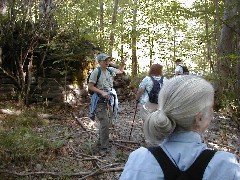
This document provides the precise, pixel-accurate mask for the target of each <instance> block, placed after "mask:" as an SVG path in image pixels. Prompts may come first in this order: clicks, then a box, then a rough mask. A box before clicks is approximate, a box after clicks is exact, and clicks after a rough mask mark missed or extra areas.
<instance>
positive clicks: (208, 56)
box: [205, 0, 214, 71]
mask: <svg viewBox="0 0 240 180" xmlns="http://www.w3.org/2000/svg"><path fill="white" fill-rule="evenodd" d="M208 6H209V5H208V2H207V0H205V12H208V11H209V10H208ZM205 26H206V27H205V31H206V37H207V61H208V62H209V64H210V70H211V71H214V67H213V62H212V59H211V41H210V38H209V25H208V16H207V13H205Z"/></svg>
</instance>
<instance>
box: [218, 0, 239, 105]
mask: <svg viewBox="0 0 240 180" xmlns="http://www.w3.org/2000/svg"><path fill="white" fill-rule="evenodd" d="M233 3H234V0H226V1H225V9H224V17H223V20H224V24H223V26H222V32H221V39H220V45H219V59H218V62H217V64H218V69H217V70H218V72H217V74H218V75H219V80H218V82H217V83H218V85H217V89H216V96H217V98H216V107H217V108H218V107H219V105H220V102H219V101H220V100H222V98H223V94H224V92H226V91H228V82H229V81H228V76H229V74H231V72H230V71H231V70H230V69H229V67H231V66H230V64H231V63H230V61H231V59H230V55H231V54H232V53H233V52H234V44H233V38H234V22H233V21H231V18H232V17H233V16H234V14H235V11H234V8H233V7H234V6H232V5H233Z"/></svg>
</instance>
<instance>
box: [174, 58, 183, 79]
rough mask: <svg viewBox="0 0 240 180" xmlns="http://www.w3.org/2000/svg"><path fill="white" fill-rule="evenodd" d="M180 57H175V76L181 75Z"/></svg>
mask: <svg viewBox="0 0 240 180" xmlns="http://www.w3.org/2000/svg"><path fill="white" fill-rule="evenodd" d="M181 62H182V61H181V59H177V60H176V61H175V63H176V68H175V71H174V75H175V76H178V75H183V74H184V73H183V64H181Z"/></svg>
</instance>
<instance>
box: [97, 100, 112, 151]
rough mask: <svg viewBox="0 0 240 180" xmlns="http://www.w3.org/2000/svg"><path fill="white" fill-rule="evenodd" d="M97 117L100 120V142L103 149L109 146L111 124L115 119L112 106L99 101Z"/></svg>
mask: <svg viewBox="0 0 240 180" xmlns="http://www.w3.org/2000/svg"><path fill="white" fill-rule="evenodd" d="M96 117H97V119H98V120H99V121H100V127H99V142H100V145H101V149H104V148H108V147H109V126H110V124H111V122H112V119H113V112H112V108H111V107H110V108H109V107H108V105H107V103H98V104H97V108H96Z"/></svg>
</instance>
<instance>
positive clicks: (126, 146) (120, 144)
mask: <svg viewBox="0 0 240 180" xmlns="http://www.w3.org/2000/svg"><path fill="white" fill-rule="evenodd" d="M113 144H115V145H117V146H120V147H124V148H126V149H130V150H132V151H134V150H135V149H133V148H130V147H128V146H124V145H122V144H118V143H115V142H113Z"/></svg>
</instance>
